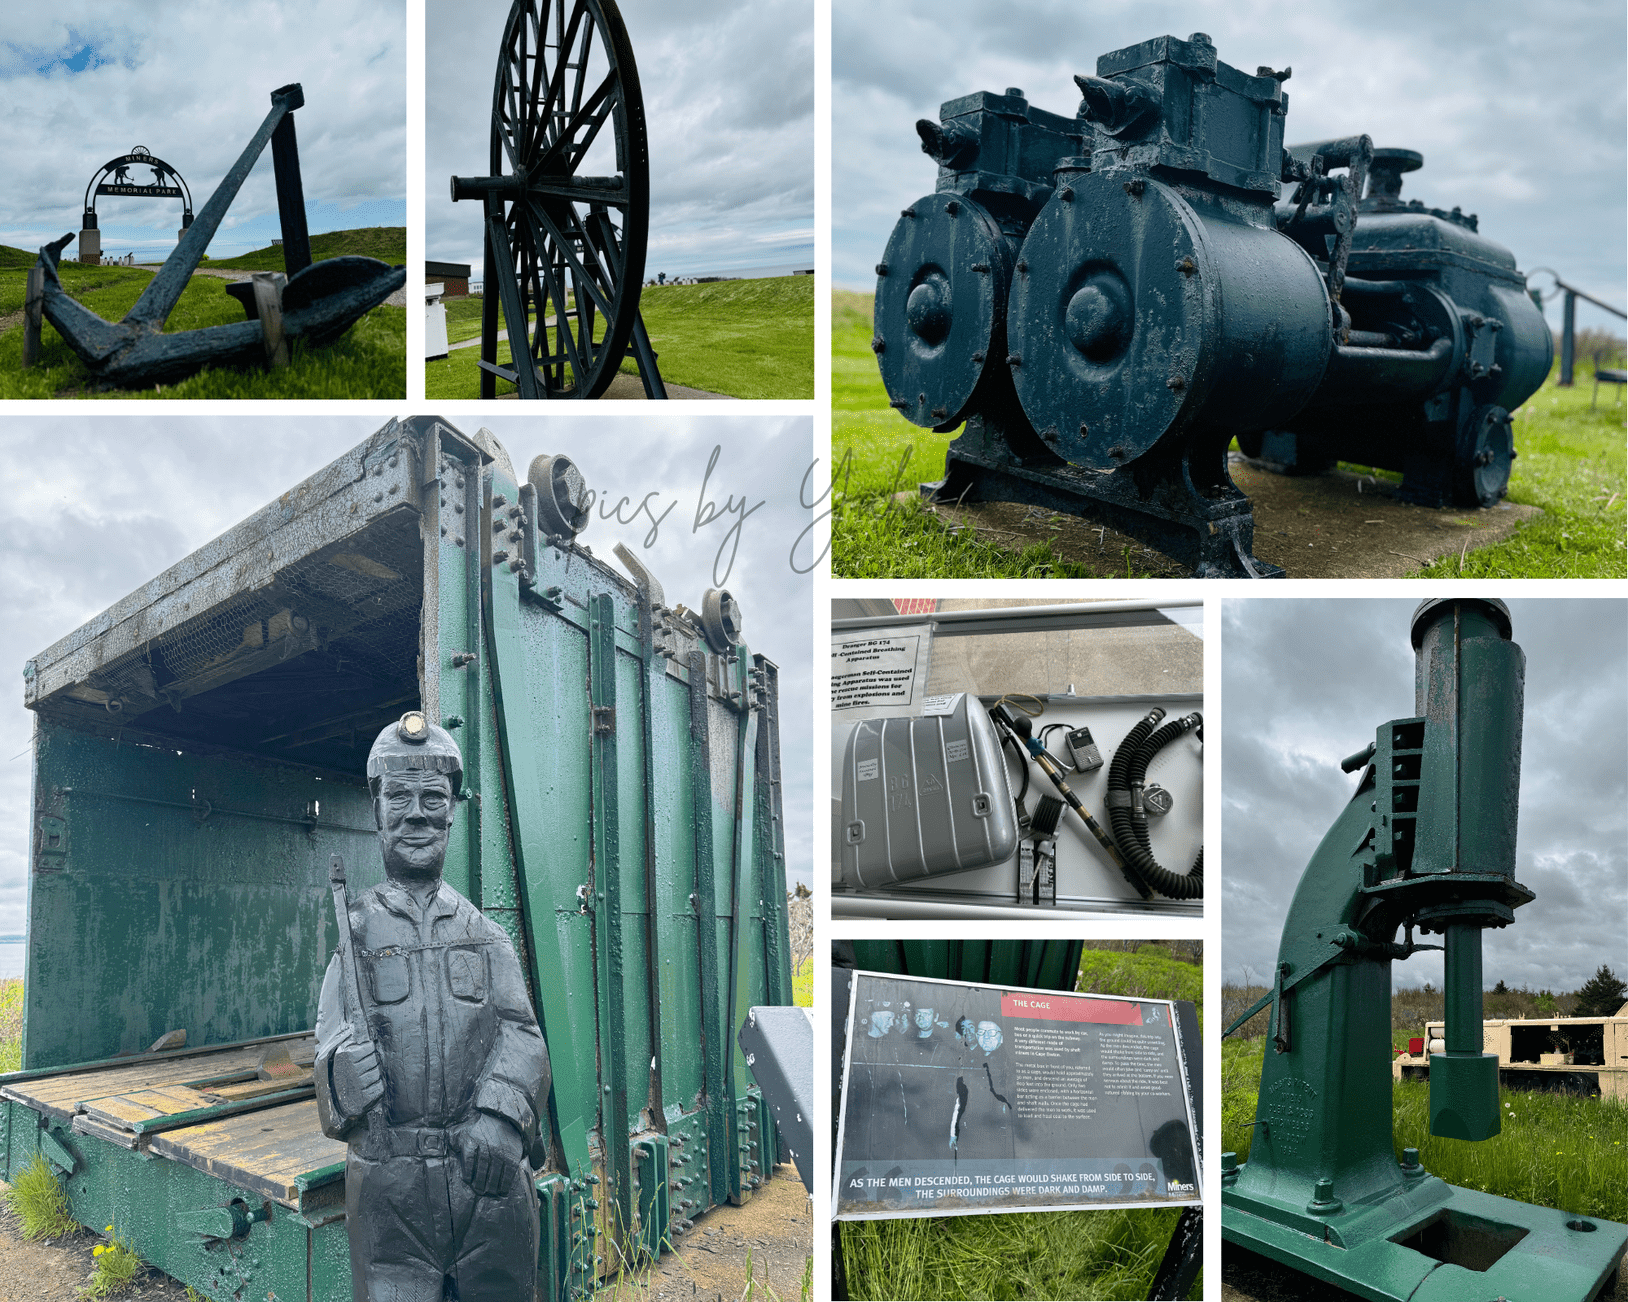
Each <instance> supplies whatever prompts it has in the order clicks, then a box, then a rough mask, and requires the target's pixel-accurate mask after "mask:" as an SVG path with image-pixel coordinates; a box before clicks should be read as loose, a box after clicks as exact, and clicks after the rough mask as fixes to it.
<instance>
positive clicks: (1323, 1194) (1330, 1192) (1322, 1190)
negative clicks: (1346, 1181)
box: [1315, 1179, 1334, 1203]
mask: <svg viewBox="0 0 1628 1302" xmlns="http://www.w3.org/2000/svg"><path fill="white" fill-rule="evenodd" d="M1315 1198H1316V1201H1317V1202H1320V1203H1326V1202H1332V1201H1333V1200H1334V1181H1332V1180H1327V1179H1324V1180H1319V1181H1318V1182H1317V1193H1316V1195H1315Z"/></svg>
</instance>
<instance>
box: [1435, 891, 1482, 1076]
mask: <svg viewBox="0 0 1628 1302" xmlns="http://www.w3.org/2000/svg"><path fill="white" fill-rule="evenodd" d="M1446 946H1447V950H1446V953H1445V955H1444V956H1443V957H1444V959H1445V964H1444V979H1443V984H1444V988H1445V992H1446V1005H1447V1006H1446V1020H1447V1033H1446V1040H1447V1052H1448V1053H1449V1054H1459V1053H1468V1054H1476V1055H1479V1054H1480V1053H1481V1011H1482V1004H1481V928H1479V927H1473V926H1465V925H1464V924H1462V923H1456V924H1454V925H1453V926H1450V927H1448V928H1447V939H1446Z"/></svg>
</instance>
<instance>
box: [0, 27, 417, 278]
mask: <svg viewBox="0 0 1628 1302" xmlns="http://www.w3.org/2000/svg"><path fill="white" fill-rule="evenodd" d="M405 37H406V28H405V21H404V18H403V12H402V6H401V5H400V4H399V3H391V0H234V2H233V3H227V0H191V2H190V3H187V4H176V3H173V2H171V3H165V2H164V0H121V3H119V4H116V5H113V4H98V3H93V2H92V0H58V2H56V3H52V4H30V3H26V2H24V0H19V2H18V3H14V4H8V5H7V6H6V18H5V23H4V27H3V29H0V124H3V125H0V142H3V144H0V158H4V159H5V169H6V170H5V181H6V183H5V185H4V186H0V244H9V245H12V246H13V247H15V248H21V249H27V250H29V251H33V250H34V249H37V248H38V247H39V246H40V245H41V244H44V243H46V242H47V241H50V240H55V239H60V238H61V237H62V236H63V235H64V234H66V233H67V232H68V231H70V230H71V231H74V232H75V242H74V243H73V244H70V245H69V246H68V248H67V249H66V251H65V253H64V256H65V257H69V258H71V257H73V256H75V254H76V252H77V249H78V237H77V232H78V230H79V227H80V214H81V213H82V212H83V210H84V209H83V204H84V196H85V187H86V185H88V184H89V182H90V179H91V177H92V176H93V175H94V174H95V173H96V171H97V169H98V168H100V167H101V165H102V164H103V163H105V162H107V161H108V160H109V159H112V158H117V157H119V156H120V155H122V154H127V153H129V152H130V150H131V149H132V147H134V146H136V145H144V146H146V148H147V149H148V150H149V151H150V152H152V153H153V154H156V155H157V156H158V157H159V158H161V159H163V160H164V161H165V162H167V163H169V164H171V165H172V166H173V167H175V168H176V170H178V171H179V172H180V174H181V176H182V177H183V178H185V180H186V183H187V186H188V187H189V188H190V189H191V192H192V204H193V211H194V212H197V211H199V210H201V209H202V208H203V206H204V204H205V203H206V202H208V200H209V196H210V195H211V194H212V193H213V192H214V189H215V186H216V185H217V184H219V182H220V179H221V177H222V176H224V175H225V173H226V171H227V169H228V168H230V167H231V165H232V164H233V163H234V162H236V161H237V157H238V155H239V154H241V153H242V152H243V148H244V146H245V145H247V144H248V143H249V138H250V137H251V136H252V135H253V134H254V132H255V131H256V130H257V129H258V128H259V126H260V123H261V122H262V121H263V120H264V119H265V116H266V114H267V113H268V112H269V111H270V109H271V92H272V91H274V90H276V89H277V87H279V86H283V85H286V84H288V83H289V82H299V83H300V84H301V85H302V86H303V87H304V88H305V107H304V108H303V109H300V110H298V111H297V112H296V113H295V115H294V121H295V124H296V135H297V136H298V139H299V147H300V173H301V176H302V178H303V180H304V185H305V202H306V214H307V216H306V220H307V221H308V222H309V224H310V228H311V230H312V231H313V232H321V231H331V230H347V229H350V228H352V227H358V226H403V225H405V224H406V212H407V204H406V170H405V169H406V121H407V118H406V114H407V107H406V53H405V50H406V42H405ZM131 179H132V180H133V181H136V182H139V183H143V184H145V183H148V182H150V180H151V178H150V177H149V176H148V175H147V173H146V171H145V170H141V171H138V172H135V173H133V174H132V178H131ZM96 211H97V214H98V216H99V218H100V223H99V225H100V229H101V231H102V251H103V252H104V253H106V254H109V255H115V256H121V257H122V256H123V255H124V254H125V253H129V252H134V253H135V254H136V256H137V259H138V260H142V259H147V258H153V259H162V258H164V257H167V256H168V255H169V253H170V251H171V250H172V249H173V248H174V247H175V241H176V232H177V231H178V230H179V229H180V227H181V206H180V202H179V201H178V200H175V199H129V198H127V199H117V198H111V197H107V196H104V197H103V198H101V199H100V200H99V201H98V202H97V205H96ZM279 234H280V227H279V225H278V221H277V193H276V189H275V187H274V184H273V181H272V167H271V150H270V147H269V146H268V147H267V149H266V151H265V152H264V153H263V154H262V155H261V156H260V161H259V163H258V164H257V165H256V167H255V170H254V172H253V173H252V174H251V175H250V177H249V179H248V181H246V182H245V183H244V185H243V188H242V189H241V190H239V191H238V196H237V198H236V200H234V201H233V204H232V207H231V209H230V211H229V212H228V213H227V216H226V220H225V221H224V222H223V223H222V224H221V228H220V230H219V232H217V234H216V236H215V238H214V241H213V242H212V243H211V244H210V246H209V252H210V255H211V256H214V257H231V256H233V255H234V254H238V253H246V252H248V251H249V250H250V249H257V248H264V247H265V246H266V245H267V244H269V243H270V242H271V241H272V239H274V238H277V237H278V236H279Z"/></svg>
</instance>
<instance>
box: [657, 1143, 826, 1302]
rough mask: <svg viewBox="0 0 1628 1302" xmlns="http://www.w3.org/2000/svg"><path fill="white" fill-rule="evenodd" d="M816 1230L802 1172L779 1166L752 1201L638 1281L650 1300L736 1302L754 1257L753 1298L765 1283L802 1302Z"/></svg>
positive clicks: (712, 1219)
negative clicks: (798, 1176) (801, 1176)
mask: <svg viewBox="0 0 1628 1302" xmlns="http://www.w3.org/2000/svg"><path fill="white" fill-rule="evenodd" d="M812 1225H813V1223H812V1221H811V1220H810V1208H809V1201H808V1195H807V1194H806V1193H805V1192H804V1191H803V1185H802V1181H800V1180H799V1179H798V1178H797V1168H796V1167H794V1166H777V1167H776V1168H775V1170H774V1179H772V1180H770V1181H769V1183H768V1184H766V1185H764V1186H763V1187H762V1188H761V1189H759V1190H758V1191H757V1192H756V1193H755V1194H753V1195H752V1201H751V1202H749V1203H747V1204H746V1206H744V1207H715V1208H714V1209H713V1210H712V1211H710V1212H708V1213H707V1214H706V1215H705V1216H703V1217H702V1218H701V1219H700V1220H698V1221H697V1222H696V1223H695V1228H694V1229H693V1230H691V1231H690V1232H689V1233H688V1234H686V1235H684V1236H683V1237H682V1238H681V1239H679V1242H678V1249H677V1251H675V1252H672V1253H669V1254H668V1255H667V1256H665V1257H663V1258H662V1259H661V1263H660V1264H659V1265H658V1266H657V1267H655V1268H654V1269H653V1270H650V1271H648V1272H646V1273H645V1275H644V1276H642V1277H641V1280H640V1283H641V1284H644V1285H648V1287H649V1289H650V1293H649V1295H648V1299H649V1302H720V1300H721V1302H731V1300H732V1299H734V1298H738V1297H740V1296H741V1294H743V1293H744V1292H745V1291H746V1269H747V1260H748V1256H750V1260H751V1269H752V1276H753V1278H754V1279H755V1280H756V1281H757V1288H755V1289H754V1290H753V1292H754V1293H757V1292H758V1290H759V1289H762V1288H763V1287H764V1286H765V1285H767V1286H768V1287H769V1288H770V1289H772V1290H773V1292H774V1295H775V1296H777V1297H779V1298H780V1299H781V1302H797V1300H798V1299H799V1298H800V1297H801V1296H802V1288H803V1267H804V1264H805V1263H806V1262H807V1260H808V1258H809V1256H810V1255H811V1254H812V1253H813V1251H814V1235H813V1228H812Z"/></svg>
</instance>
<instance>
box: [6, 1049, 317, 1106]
mask: <svg viewBox="0 0 1628 1302" xmlns="http://www.w3.org/2000/svg"><path fill="white" fill-rule="evenodd" d="M282 1043H285V1044H287V1045H288V1046H289V1053H290V1056H291V1057H293V1058H294V1059H295V1061H297V1062H304V1063H306V1064H309V1063H310V1061H311V1059H312V1057H313V1056H314V1054H315V1052H316V1040H315V1037H313V1036H312V1035H310V1034H306V1035H303V1036H299V1037H294V1038H291V1039H289V1040H285V1041H282ZM265 1047H266V1046H265V1045H264V1044H251V1045H245V1046H243V1047H241V1048H232V1047H230V1046H228V1047H224V1048H221V1049H218V1050H214V1051H209V1050H205V1051H204V1052H201V1053H197V1054H187V1055H186V1056H185V1057H184V1058H167V1059H164V1060H162V1061H159V1062H147V1063H143V1062H141V1061H139V1060H137V1061H134V1062H132V1063H131V1065H130V1066H128V1067H103V1068H98V1069H95V1070H91V1071H75V1072H66V1073H64V1074H62V1075H60V1076H39V1077H36V1078H35V1079H33V1080H27V1081H18V1082H17V1083H16V1084H15V1085H10V1086H7V1087H6V1089H5V1090H3V1091H0V1094H3V1095H4V1096H5V1097H6V1098H9V1099H14V1100H16V1101H17V1102H18V1103H24V1104H27V1105H28V1106H29V1107H31V1108H33V1109H34V1110H35V1111H36V1112H44V1113H46V1114H48V1115H49V1116H53V1117H56V1118H58V1119H59V1120H62V1121H67V1120H69V1119H70V1118H71V1117H72V1116H73V1115H74V1113H76V1112H80V1111H83V1110H84V1105H85V1104H87V1103H89V1102H91V1101H93V1100H98V1099H108V1098H113V1097H114V1096H116V1095H121V1094H129V1093H132V1092H134V1091H138V1090H150V1089H163V1088H165V1087H170V1086H177V1085H182V1084H184V1083H185V1082H187V1081H198V1080H207V1079H209V1078H211V1077H216V1076H228V1075H231V1074H233V1073H235V1072H244V1071H249V1072H252V1071H253V1070H254V1068H255V1064H256V1063H258V1062H259V1061H260V1055H261V1054H262V1053H263V1052H264V1051H265ZM198 1106H202V1105H198ZM165 1111H168V1112H175V1111H180V1109H178V1108H168V1109H165ZM153 1115H157V1114H156V1113H154V1114H153Z"/></svg>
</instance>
